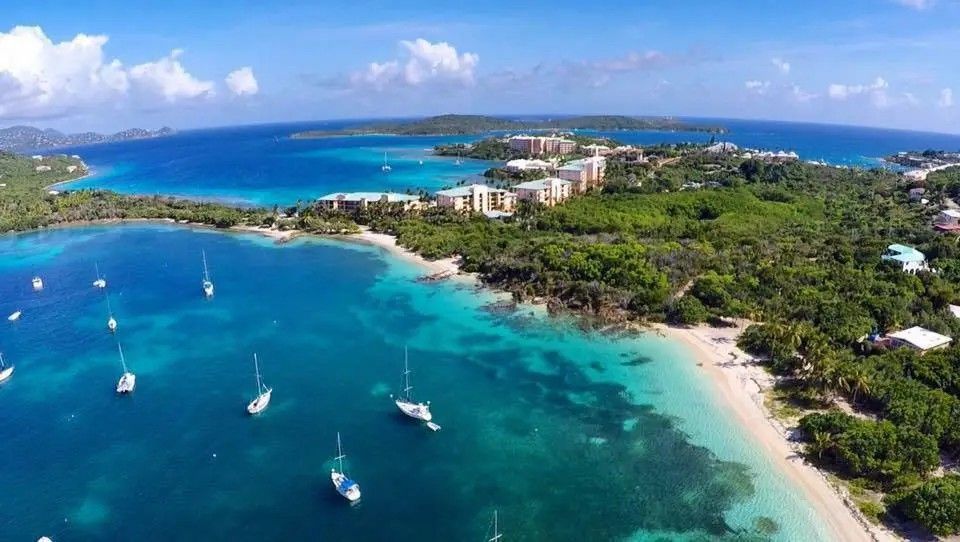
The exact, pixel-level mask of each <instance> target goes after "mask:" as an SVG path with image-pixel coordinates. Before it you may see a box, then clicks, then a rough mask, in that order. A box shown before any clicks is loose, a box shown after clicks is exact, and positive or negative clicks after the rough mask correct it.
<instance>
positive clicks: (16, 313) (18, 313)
mask: <svg viewBox="0 0 960 542" xmlns="http://www.w3.org/2000/svg"><path fill="white" fill-rule="evenodd" d="M21 315H23V311H21V310H20V309H17V310H15V311H13V312H12V313H10V316H7V320H9V321H11V322H16V321H17V320H19V319H20V316H21Z"/></svg>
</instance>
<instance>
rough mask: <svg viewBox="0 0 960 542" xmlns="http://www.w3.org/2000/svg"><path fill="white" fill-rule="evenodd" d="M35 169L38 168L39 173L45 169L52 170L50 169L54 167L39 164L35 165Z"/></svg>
mask: <svg viewBox="0 0 960 542" xmlns="http://www.w3.org/2000/svg"><path fill="white" fill-rule="evenodd" d="M33 169H35V170H37V172H38V173H41V172H44V171H50V170H51V169H53V168H51V167H50V166H37V167H35V168H33Z"/></svg>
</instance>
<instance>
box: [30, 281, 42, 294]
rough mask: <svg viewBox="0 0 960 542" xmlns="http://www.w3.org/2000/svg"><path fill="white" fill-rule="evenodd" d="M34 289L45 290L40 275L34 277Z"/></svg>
mask: <svg viewBox="0 0 960 542" xmlns="http://www.w3.org/2000/svg"><path fill="white" fill-rule="evenodd" d="M32 283H33V289H34V291H36V292H39V291H40V290H43V279H42V278H40V277H33V281H32Z"/></svg>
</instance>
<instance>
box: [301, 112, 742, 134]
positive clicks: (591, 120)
mask: <svg viewBox="0 0 960 542" xmlns="http://www.w3.org/2000/svg"><path fill="white" fill-rule="evenodd" d="M524 130H670V131H688V132H711V133H723V132H725V131H726V130H725V129H724V128H723V127H721V126H706V125H696V124H690V123H687V122H684V121H680V120H677V119H674V118H669V117H629V116H622V115H594V116H578V117H561V118H557V119H549V120H515V119H509V118H502V117H491V116H483V115H440V116H436V117H429V118H426V119H418V120H410V121H397V122H371V123H365V124H358V125H356V126H350V127H347V128H345V129H342V130H309V131H304V132H297V133H295V134H292V135H291V137H293V138H297V139H306V138H311V137H325V136H330V135H360V134H394V135H475V134H483V133H488V132H494V131H511V132H519V131H524Z"/></svg>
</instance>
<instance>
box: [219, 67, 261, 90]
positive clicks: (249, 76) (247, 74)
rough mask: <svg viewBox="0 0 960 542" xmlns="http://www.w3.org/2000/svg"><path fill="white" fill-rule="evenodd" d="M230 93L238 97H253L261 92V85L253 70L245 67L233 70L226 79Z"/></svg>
mask: <svg viewBox="0 0 960 542" xmlns="http://www.w3.org/2000/svg"><path fill="white" fill-rule="evenodd" d="M224 83H226V84H227V88H228V89H230V92H232V93H234V94H236V95H237V96H253V95H254V94H256V93H257V92H259V91H260V85H258V84H257V78H256V77H254V76H253V68H251V67H250V66H244V67H242V68H240V69H237V70H233V71H232V72H230V73H229V74H228V75H227V78H226V79H224Z"/></svg>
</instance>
